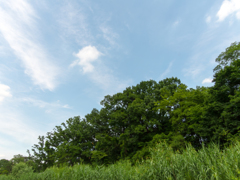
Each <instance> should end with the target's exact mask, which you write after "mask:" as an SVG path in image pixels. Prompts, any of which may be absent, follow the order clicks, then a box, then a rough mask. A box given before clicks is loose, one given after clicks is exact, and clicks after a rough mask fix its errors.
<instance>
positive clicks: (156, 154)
mask: <svg viewBox="0 0 240 180" xmlns="http://www.w3.org/2000/svg"><path fill="white" fill-rule="evenodd" d="M151 152H152V157H151V158H150V159H148V160H146V161H143V162H139V163H138V164H137V165H135V166H131V164H130V162H128V161H121V162H118V163H116V164H113V165H109V166H107V167H106V166H96V167H92V166H90V165H83V164H82V165H75V166H73V167H67V166H64V167H60V168H57V167H52V168H49V169H47V170H46V171H44V172H42V173H27V174H22V175H21V176H20V177H19V178H15V177H14V176H12V175H9V176H0V180H15V179H19V180H101V179H103V180H115V179H116V180H130V179H131V180H132V179H133V180H134V179H136V180H145V179H146V180H148V179H161V180H164V179H166V180H177V179H184V180H185V179H186V180H195V179H199V180H200V179H201V180H204V179H206V180H211V179H216V180H228V179H229V180H230V179H231V180H237V179H240V143H239V142H237V143H235V144H234V145H232V146H230V147H228V148H226V149H224V150H222V151H221V150H220V149H219V148H218V146H217V145H214V144H212V145H210V146H209V147H203V148H202V149H201V150H199V151H198V152H197V151H196V150H195V149H194V148H193V147H192V146H190V145H189V146H187V148H186V150H184V151H183V152H182V153H180V152H173V150H172V148H171V147H169V146H167V145H166V144H164V143H162V144H158V145H157V146H156V148H154V149H152V151H151Z"/></svg>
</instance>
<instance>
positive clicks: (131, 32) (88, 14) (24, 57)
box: [0, 0, 240, 159]
mask: <svg viewBox="0 0 240 180" xmlns="http://www.w3.org/2000/svg"><path fill="white" fill-rule="evenodd" d="M235 41H240V1H239V0H215V1H209V0H202V1H191V0H182V1H178V0H168V1H164V0H148V1H144V0H142V1H139V0H138V1H137V0H131V1H112V0H104V1H93V0H71V1H67V0H61V1H56V0H52V1H48V0H41V1H30V0H8V1H6V0H0V159H2V158H6V159H11V158H12V157H13V155H16V154H23V155H26V150H27V149H31V146H32V145H33V144H35V143H37V142H38V140H37V137H38V136H39V135H46V133H47V132H49V131H51V130H52V129H53V128H54V127H55V126H56V125H60V124H61V123H62V122H64V121H65V120H67V119H68V118H70V117H73V116H78V115H80V116H81V117H84V115H86V114H87V113H90V112H91V110H92V109H93V108H97V109H100V108H101V106H100V101H101V100H102V99H103V97H104V96H105V95H108V94H115V93H117V92H121V91H122V90H124V89H125V88H126V87H128V86H132V85H136V84H138V83H139V82H141V81H145V80H149V79H153V80H156V81H159V80H162V79H164V78H166V77H172V76H174V77H178V78H179V79H181V81H182V82H183V83H185V84H186V85H187V86H188V87H192V88H195V87H196V86H197V85H198V86H211V85H212V83H211V78H212V75H213V71H212V70H213V68H214V67H215V66H216V64H215V58H216V57H217V56H218V55H219V54H220V53H221V52H222V51H224V50H225V48H226V47H228V46H229V45H230V44H231V43H232V42H235Z"/></svg>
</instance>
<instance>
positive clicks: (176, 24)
mask: <svg viewBox="0 0 240 180" xmlns="http://www.w3.org/2000/svg"><path fill="white" fill-rule="evenodd" d="M179 23H180V20H177V21H175V22H174V23H173V25H172V26H173V27H177V26H178V25H179Z"/></svg>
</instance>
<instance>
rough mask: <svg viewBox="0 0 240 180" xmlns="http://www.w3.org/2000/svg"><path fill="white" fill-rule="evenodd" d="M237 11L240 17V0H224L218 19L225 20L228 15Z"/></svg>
mask: <svg viewBox="0 0 240 180" xmlns="http://www.w3.org/2000/svg"><path fill="white" fill-rule="evenodd" d="M235 12H236V13H237V14H236V16H237V18H238V19H240V18H239V13H240V1H239V0H224V1H223V3H222V5H221V7H220V9H219V11H218V12H217V17H218V21H223V20H224V19H225V18H226V17H228V16H229V15H231V14H233V13H235Z"/></svg>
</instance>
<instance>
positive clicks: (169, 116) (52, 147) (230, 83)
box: [0, 43, 240, 177]
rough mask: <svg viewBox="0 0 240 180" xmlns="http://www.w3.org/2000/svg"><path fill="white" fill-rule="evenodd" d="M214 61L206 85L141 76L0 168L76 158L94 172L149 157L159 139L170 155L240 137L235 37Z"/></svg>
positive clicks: (239, 63)
mask: <svg viewBox="0 0 240 180" xmlns="http://www.w3.org/2000/svg"><path fill="white" fill-rule="evenodd" d="M216 62H217V63H218V65H217V66H216V67H215V68H214V78H213V82H214V85H213V86H212V87H197V88H196V89H193V88H190V89H189V88H187V86H186V85H185V84H183V83H181V81H180V80H179V79H178V78H173V77H172V78H166V79H164V80H161V81H159V82H156V81H154V80H149V81H143V82H141V83H140V84H137V85H136V86H132V87H128V88H126V89H125V90H124V91H123V92H121V93H117V94H114V95H112V96H110V95H107V96H105V97H104V99H103V100H102V101H101V105H102V108H101V109H100V110H97V109H93V110H92V111H91V112H90V113H89V114H87V115H86V116H85V117H84V118H80V117H79V116H76V117H73V118H69V119H68V120H67V121H66V122H65V123H62V124H61V126H56V127H55V128H54V130H53V131H52V132H48V133H47V135H46V136H39V142H38V144H35V145H34V146H33V148H32V152H33V154H32V155H31V154H30V151H28V152H29V157H21V155H18V156H16V157H15V159H14V158H13V160H11V161H8V160H1V161H0V173H1V174H8V173H9V172H11V171H12V166H13V165H14V164H18V163H19V162H18V161H20V162H27V164H28V166H31V167H32V168H33V170H34V171H35V172H42V171H44V170H45V169H47V168H49V167H52V166H57V167H61V166H62V165H66V166H73V165H74V164H78V163H82V164H86V166H82V167H84V168H89V171H94V172H97V171H99V172H100V171H101V170H102V169H104V168H100V169H101V170H100V169H99V170H93V169H91V167H90V166H88V165H91V166H96V167H98V165H108V166H109V168H111V167H114V166H120V165H119V164H116V165H112V164H114V163H116V162H117V161H119V160H126V161H125V162H127V160H128V161H129V162H130V163H131V164H132V165H133V164H137V163H139V162H141V161H142V159H147V158H149V157H150V156H151V154H152V153H153V152H151V151H152V150H150V149H151V148H154V147H155V146H156V144H157V143H159V142H166V143H167V144H168V145H170V146H171V148H172V150H173V151H175V155H174V158H179V157H185V156H184V153H186V152H187V151H185V148H186V144H189V143H190V144H191V145H192V147H193V148H194V149H195V150H200V149H201V148H202V145H203V144H205V145H207V144H209V143H212V142H214V143H217V144H219V147H220V148H221V149H223V148H224V146H228V145H230V144H231V142H233V141H235V140H237V139H239V137H240V136H239V133H240V89H239V88H240V43H233V44H232V45H231V46H230V47H228V48H227V49H226V51H225V52H222V53H221V54H220V55H219V56H218V58H217V59H216ZM238 150H239V149H238ZM159 151H161V149H160V150H159ZM189 151H190V150H189ZM203 151H204V149H202V150H200V151H199V154H201V153H200V152H203ZM177 152H179V153H183V154H182V156H180V155H179V153H177ZM191 152H195V151H194V150H193V149H192V150H191ZM219 153H220V152H219ZM173 154H174V153H173ZM199 156H201V155H196V158H199ZM171 157H173V156H172V155H171ZM21 158H22V159H21ZM185 158H186V157H185ZM204 158H205V157H204ZM238 158H239V157H238ZM158 160H159V161H160V159H158ZM188 160H189V162H191V160H190V159H188ZM161 161H166V163H167V160H161ZM173 161H175V160H173ZM181 161H183V160H181ZM192 161H193V160H192ZM199 161H201V160H199ZM144 162H145V161H144ZM179 162H180V160H179ZM184 162H185V161H184ZM155 163H157V164H158V163H159V162H157V161H155ZM168 163H169V162H168ZM120 164H121V163H120ZM126 166H128V165H126ZM82 167H81V168H82ZM170 167H172V165H169V168H170ZM237 167H239V164H238V166H237ZM74 168H80V167H78V166H74ZM74 168H73V169H71V168H69V170H67V171H75V170H74ZM189 168H190V167H189ZM191 168H192V167H191ZM170 169H171V168H170ZM105 170H106V171H108V170H107V169H105ZM105 170H104V171H105ZM171 170H173V169H171ZM48 171H49V172H50V170H48ZM48 171H47V172H48ZM52 171H54V168H53V169H52ZM184 171H185V170H184ZM186 171H188V172H189V173H190V170H186ZM134 172H135V171H134ZM129 173H130V172H129ZM135 173H136V172H135ZM169 173H170V174H171V173H173V172H170V171H169ZM130 174H131V173H130ZM210 174H211V173H210ZM154 176H155V175H154ZM189 176H191V173H190V174H189ZM206 176H208V175H206ZM166 177H167V176H166ZM169 177H170V175H169Z"/></svg>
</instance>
